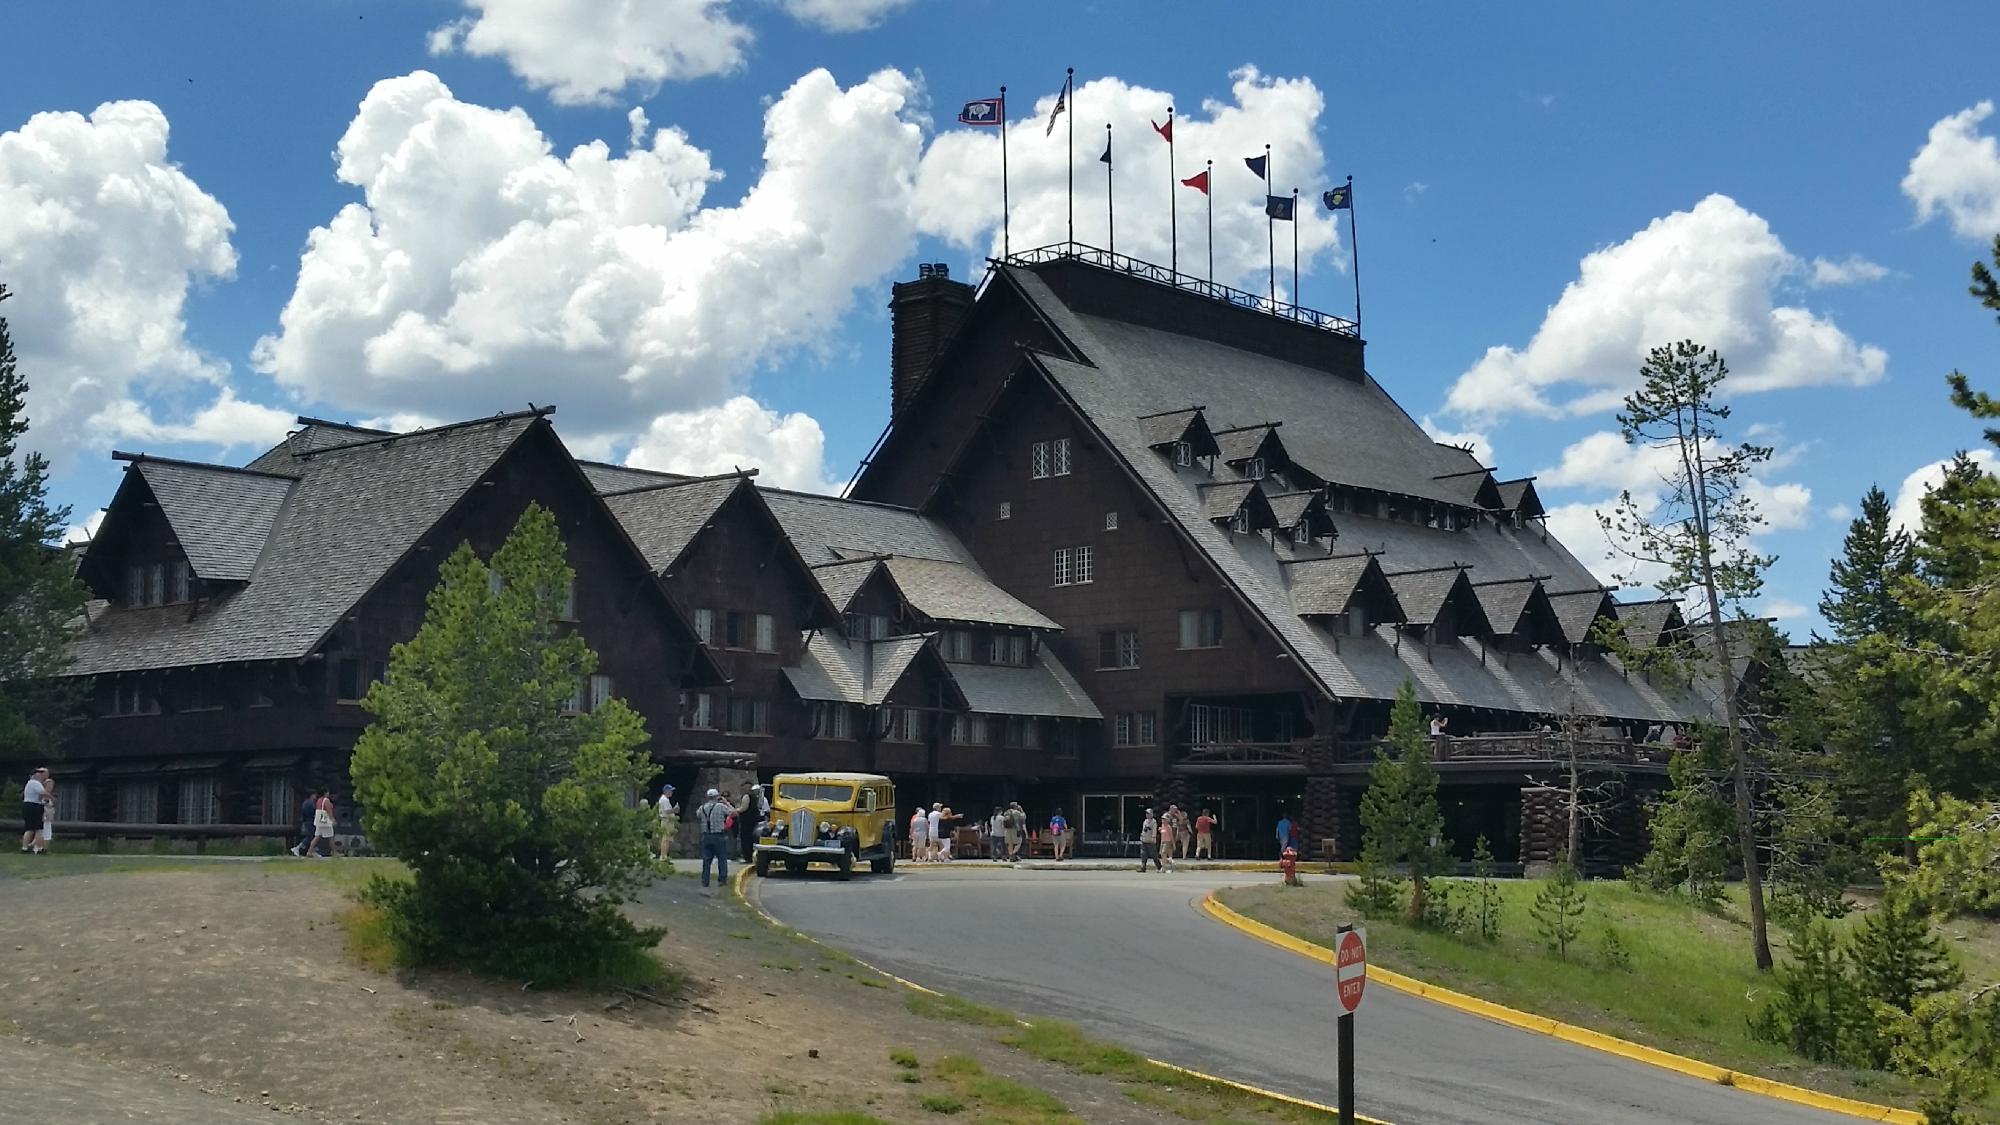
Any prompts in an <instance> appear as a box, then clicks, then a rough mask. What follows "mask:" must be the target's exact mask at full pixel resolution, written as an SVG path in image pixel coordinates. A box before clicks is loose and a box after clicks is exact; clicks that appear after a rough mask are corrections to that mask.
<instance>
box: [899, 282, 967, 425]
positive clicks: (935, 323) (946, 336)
mask: <svg viewBox="0 0 2000 1125" xmlns="http://www.w3.org/2000/svg"><path fill="white" fill-rule="evenodd" d="M972 294H973V290H972V286H970V285H967V284H966V283H964V282H963V281H953V280H952V279H951V267H949V266H947V265H945V264H944V263H943V262H924V263H922V264H920V265H919V266H917V279H916V280H915V281H899V282H897V283H896V284H895V286H893V287H892V288H891V290H890V295H889V323H890V341H891V342H890V348H889V416H890V417H891V418H892V419H893V418H895V417H897V416H900V415H901V414H902V413H903V407H905V406H907V405H908V404H909V402H910V399H911V398H912V397H913V396H915V394H916V391H917V387H918V386H919V385H921V384H922V383H923V381H924V376H925V375H927V374H929V373H930V369H931V361H932V360H934V359H936V358H937V355H938V353H939V352H940V351H943V350H944V346H945V343H946V342H947V341H949V340H950V339H951V337H952V334H953V333H955V332H957V331H958V325H959V322H960V321H963V320H964V319H965V314H966V312H967V310H969V309H971V308H972Z"/></svg>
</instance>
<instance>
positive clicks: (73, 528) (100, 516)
mask: <svg viewBox="0 0 2000 1125" xmlns="http://www.w3.org/2000/svg"><path fill="white" fill-rule="evenodd" d="M102 526H104V509H103V508H99V509H97V510H96V511H94V512H92V513H90V515H89V516H87V517H85V518H84V521H83V522H82V523H73V524H71V525H69V529H68V530H66V531H64V532H63V542H64V543H88V542H90V541H91V539H92V538H93V537H95V536H96V535H97V529H98V528H100V527H102Z"/></svg>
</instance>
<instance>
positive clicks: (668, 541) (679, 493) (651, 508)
mask: <svg viewBox="0 0 2000 1125" xmlns="http://www.w3.org/2000/svg"><path fill="white" fill-rule="evenodd" d="M654 483H655V484H656V485H658V486H657V487H642V488H641V489H640V490H639V491H636V492H614V493H612V494H611V495H608V496H606V497H605V498H604V503H605V506H606V507H608V508H610V509H611V514H612V515H615V516H617V517H618V522H619V523H621V524H623V525H624V526H625V533H626V534H627V535H630V536H631V537H632V542H634V543H636V544H637V545H638V547H639V550H640V552H641V553H643V554H644V555H645V556H646V565H648V566H650V567H652V568H653V569H654V570H655V571H665V570H666V569H668V568H669V567H671V566H673V565H674V563H675V562H677V561H679V559H680V557H681V552H683V551H685V550H687V546H688V544H689V543H692V542H693V541H694V538H695V536H696V535H698V534H700V532H701V529H702V528H703V527H705V526H707V524H708V521H709V520H710V519H711V518H713V517H714V515H715V513H716V511H717V510H718V509H720V508H721V507H722V505H723V504H724V503H725V502H726V501H727V500H728V499H729V497H730V496H731V495H732V494H734V493H735V491H736V490H737V489H738V488H742V487H745V485H744V478H743V477H739V476H727V477H719V478H708V479H695V480H685V481H678V482H675V483H671V484H659V482H654Z"/></svg>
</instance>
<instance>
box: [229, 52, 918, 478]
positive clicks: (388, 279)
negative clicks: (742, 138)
mask: <svg viewBox="0 0 2000 1125" xmlns="http://www.w3.org/2000/svg"><path fill="white" fill-rule="evenodd" d="M917 93H918V91H917V89H916V87H915V84H914V83H913V82H911V80H909V79H907V78H905V77H904V76H903V75H901V74H899V73H897V72H895V71H883V72H880V73H878V74H876V75H874V76H872V77H870V78H869V79H868V80H867V81H865V82H861V83H857V84H855V85H853V86H850V87H848V88H846V89H842V88H841V87H840V86H839V85H838V84H837V83H836V82H835V81H834V79H833V77H832V76H831V75H830V74H828V73H827V72H825V71H823V70H816V71H813V72H811V73H809V74H807V75H805V76H804V77H802V78H800V79H799V80H798V81H797V82H795V83H794V84H793V85H792V86H791V88H790V89H788V90H786V91H785V92H784V94H783V95H782V96H781V97H779V98H778V99H777V100H776V101H775V102H774V103H773V104H772V105H771V107H770V109H769V110H768V111H767V113H766V115H765V121H764V138H765V147H764V166H763V169H762V172H761V175H760V176H759V177H758V178H757V180H756V181H755V182H754V183H752V184H750V185H749V187H748V190H747V192H746V193H745V194H744V195H743V196H742V198H741V199H740V201H738V202H736V203H734V204H730V205H716V206H710V205H707V202H706V193H707V192H708V191H709V189H710V186H711V184H712V183H713V182H714V181H716V180H717V179H718V178H719V173H718V172H717V171H716V170H715V169H714V168H713V167H712V166H711V164H710V161H709V157H708V154H707V153H705V152H703V151H702V150H700V149H698V148H696V147H695V146H694V145H693V144H692V143H691V142H690V140H689V139H688V137H687V136H686V135H685V134H684V133H682V132H680V131H679V130H677V129H672V128H662V129H658V130H656V131H654V132H653V133H652V135H651V144H650V145H649V146H633V147H631V148H629V149H627V151H625V152H624V153H623V154H616V153H613V152H612V151H610V149H609V147H608V146H607V145H605V144H604V143H603V142H592V143H590V144H585V145H580V146H578V147H577V148H575V149H573V150H572V151H570V152H569V153H568V154H567V155H559V154H557V153H555V152H554V151H552V146H551V145H550V143H549V141H548V139H547V138H546V137H545V136H544V135H543V134H542V132H541V131H540V130H539V129H538V128H537V127H536V125H535V123H534V121H533V120H532V119H530V118H529V116H528V115H527V114H526V113H525V112H523V111H522V110H520V109H511V110H498V109H492V108H488V107H485V106H480V105H475V104H472V103H469V102H463V101H460V100H458V99H457V98H456V97H454V96H453V95H452V92H451V91H450V90H449V89H448V88H447V87H446V86H445V84H444V83H443V82H442V81H440V80H439V79H438V78H437V77H436V76H435V75H432V74H429V73H427V72H421V71H420V72H417V73H414V74H410V75H406V76H404V77H400V78H392V79H385V80H383V81H381V82H378V83H377V84H376V85H375V87H374V89H372V90H371V91H370V92H369V94H368V96H367V97H366V98H365V99H364V100H363V101H362V103H361V106H360V108H359V110H358V111H357V113H356V114H355V117H354V120H353V122H352V123H351V124H350V125H349V127H348V129H347V132H346V134H345V135H344V136H343V137H342V138H341V140H340V143H339V146H338V149H337V152H336V155H337V158H338V168H337V175H338V177H339V179H340V180H341V181H342V182H344V183H348V184H352V185H354V186H356V187H358V188H359V189H360V190H361V194H362V202H358V203H351V204H348V205H347V206H345V207H343V208H342V209H341V210H340V211H339V213H337V214H336V215H334V217H333V218H332V220H331V221H330V222H328V224H327V225H325V226H322V227H319V228H317V229H316V230H314V231H313V232H312V234H311V236H310V238H309V239H308V242H307V246H306V249H305V252H304V255H303V257H302V259H301V261H300V264H299V277H298V281H297V284H296V287H295V288H294V291H293V293H292V296H291V299H290V301H289V302H288V303H287V304H286V306H285V309H284V311H283V313H282V314H281V316H280V331H279V332H278V333H276V334H273V335H270V336H267V337H265V338H264V339H263V340H261V341H259V343H258V345H257V348H256V351H255V360H256V363H257V366H258V367H259V369H260V370H262V371H265V372H267V373H269V374H271V375H273V376H275V377H276V378H277V379H278V381H279V382H280V383H281V384H282V385H284V386H287V387H289V388H292V389H294V390H296V391H297V392H298V393H299V394H301V395H303V396H305V397H307V398H310V399H314V400H319V401H327V402H335V403H339V404H340V405H341V406H343V407H345V408H348V409H350V410H352V411H354V412H355V413H361V414H380V415H395V414H404V415H417V416H422V417H431V418H457V417H468V416H473V415H477V414H483V413H488V412H491V411H492V410H494V409H496V408H498V407H501V406H520V405H525V404H526V403H528V402H530V401H534V402H539V403H547V402H549V401H554V402H556V403H557V404H558V405H560V407H561V409H562V420H563V427H564V435H565V438H566V439H567V440H571V441H572V443H573V444H576V445H577V446H578V448H584V449H598V448H603V445H602V442H603V439H604V438H605V437H606V436H607V435H625V436H629V435H631V434H632V433H634V432H635V431H637V430H640V429H642V428H643V427H644V425H645V422H646V420H647V419H650V418H652V417H653V416H655V415H661V414H675V413H681V412H685V411H690V410H701V409H706V408H709V407H712V406H714V405H716V404H717V403H720V402H723V401H724V400H726V399H727V398H728V397H729V396H730V395H731V394H733V393H735V390H736V388H737V386H738V384H739V383H740V382H741V381H742V380H743V379H744V378H745V377H747V376H748V375H749V374H750V372H751V371H752V370H753V369H754V368H756V367H757V366H759V365H760V364H763V363H766V362H769V361H772V360H774V359H776V358H778V357H780V356H783V355H787V354H791V353H794V352H797V351H799V350H801V349H811V348H813V347H816V346H818V345H819V344H820V343H821V342H822V341H823V340H824V339H825V338H826V337H828V336H829V335H831V334H832V333H833V332H834V330H835V329H836V327H837V326H838V325H839V324H840V322H841V319H842V317H843V316H844V315H845V314H846V312H847V311H848V310H849V309H850V308H851V307H852V305H853V302H854V299H855V296H856V294H857V293H864V292H865V293H873V292H875V291H876V290H877V289H878V288H879V287H880V283H881V281H882V280H883V279H884V278H885V277H886V276H887V275H888V274H889V272H890V271H891V270H893V269H894V268H895V267H896V266H897V265H898V264H900V263H901V262H902V261H904V260H905V259H906V258H908V257H909V255H910V254H911V252H912V251H913V249H914V246H915V236H914V233H913V230H912V227H911V221H910V217H909V216H910V211H911V196H912V192H913V189H914V184H915V180H916V175H917V164H918V161H919V159H920V155H921V152H922V144H923V137H922V130H921V129H920V127H919V126H918V125H917V124H915V123H913V122H912V121H911V120H910V117H909V115H910V103H911V101H912V99H913V98H914V97H915V96H916V95H917ZM630 123H631V124H632V125H633V126H634V127H635V131H636V129H637V126H638V125H639V119H638V118H633V119H632V120H631V122H630ZM642 136H643V135H642Z"/></svg>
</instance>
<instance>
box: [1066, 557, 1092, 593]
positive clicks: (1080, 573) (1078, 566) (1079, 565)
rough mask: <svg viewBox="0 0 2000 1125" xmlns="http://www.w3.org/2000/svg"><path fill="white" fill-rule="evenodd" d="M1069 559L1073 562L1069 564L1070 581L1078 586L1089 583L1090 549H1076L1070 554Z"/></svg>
mask: <svg viewBox="0 0 2000 1125" xmlns="http://www.w3.org/2000/svg"><path fill="white" fill-rule="evenodd" d="M1071 557H1072V559H1073V560H1074V561H1073V562H1072V564H1071V569H1072V573H1071V575H1070V580H1071V581H1073V582H1075V583H1076V584H1077V585H1079V586H1080V585H1082V584H1084V583H1086V582H1088V581H1090V577H1091V566H1090V548H1088V547H1078V548H1077V549H1076V550H1075V551H1074V552H1073V553H1072V556H1071Z"/></svg>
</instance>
